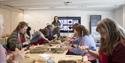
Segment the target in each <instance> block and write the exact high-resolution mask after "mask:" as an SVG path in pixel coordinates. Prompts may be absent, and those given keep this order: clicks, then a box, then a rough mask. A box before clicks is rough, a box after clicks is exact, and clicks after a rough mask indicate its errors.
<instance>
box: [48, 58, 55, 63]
mask: <svg viewBox="0 0 125 63" xmlns="http://www.w3.org/2000/svg"><path fill="white" fill-rule="evenodd" d="M47 63H55V62H54V60H53V59H52V58H49V59H48V60H47Z"/></svg>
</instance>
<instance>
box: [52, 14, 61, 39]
mask: <svg viewBox="0 0 125 63" xmlns="http://www.w3.org/2000/svg"><path fill="white" fill-rule="evenodd" d="M52 24H53V25H54V31H53V34H54V35H55V34H57V36H58V38H59V37H60V25H61V24H60V22H59V20H58V16H54V21H53V22H52Z"/></svg>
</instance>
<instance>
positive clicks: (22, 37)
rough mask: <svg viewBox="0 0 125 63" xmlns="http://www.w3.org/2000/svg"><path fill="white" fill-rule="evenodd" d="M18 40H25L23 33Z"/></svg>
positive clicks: (22, 41)
mask: <svg viewBox="0 0 125 63" xmlns="http://www.w3.org/2000/svg"><path fill="white" fill-rule="evenodd" d="M20 41H21V43H24V42H25V41H26V39H25V36H24V35H23V34H20Z"/></svg>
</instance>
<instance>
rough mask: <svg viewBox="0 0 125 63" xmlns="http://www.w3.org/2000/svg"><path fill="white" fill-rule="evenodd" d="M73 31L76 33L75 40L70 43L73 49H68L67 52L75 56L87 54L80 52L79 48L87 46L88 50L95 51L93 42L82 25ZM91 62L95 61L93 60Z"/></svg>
mask: <svg viewBox="0 0 125 63" xmlns="http://www.w3.org/2000/svg"><path fill="white" fill-rule="evenodd" d="M74 31H76V33H77V38H76V39H75V40H74V41H73V42H72V46H73V47H72V48H70V49H69V52H71V53H72V54H75V55H85V54H87V53H86V52H85V51H82V50H81V49H80V48H79V46H88V47H89V49H91V50H93V51H96V44H95V41H94V39H93V37H92V36H91V35H90V33H89V31H88V30H87V29H86V28H85V27H84V26H83V25H77V26H76V28H75V29H74ZM90 60H91V59H90ZM92 60H95V58H94V59H92Z"/></svg>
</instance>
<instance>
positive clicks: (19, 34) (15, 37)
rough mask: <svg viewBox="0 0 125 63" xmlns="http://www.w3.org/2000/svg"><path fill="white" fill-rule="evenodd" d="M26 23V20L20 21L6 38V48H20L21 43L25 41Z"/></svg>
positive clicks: (10, 49)
mask: <svg viewBox="0 0 125 63" xmlns="http://www.w3.org/2000/svg"><path fill="white" fill-rule="evenodd" d="M27 27H28V24H27V23H26V22H20V23H19V24H18V26H17V27H16V29H15V30H14V31H13V32H12V34H11V35H10V36H9V37H8V39H7V50H8V51H15V50H18V49H19V50H20V49H21V48H22V46H23V43H24V42H26V38H25V33H26V30H27Z"/></svg>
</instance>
